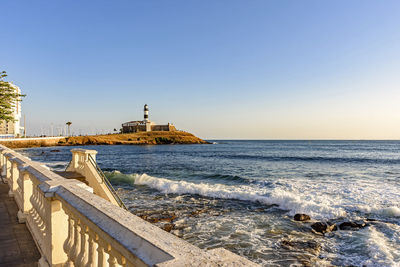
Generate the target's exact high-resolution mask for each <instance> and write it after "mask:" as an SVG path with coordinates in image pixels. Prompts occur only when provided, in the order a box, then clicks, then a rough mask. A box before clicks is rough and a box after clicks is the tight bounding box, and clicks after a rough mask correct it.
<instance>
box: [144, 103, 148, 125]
mask: <svg viewBox="0 0 400 267" xmlns="http://www.w3.org/2000/svg"><path fill="white" fill-rule="evenodd" d="M144 121H145V122H148V121H149V106H148V105H147V104H145V105H144Z"/></svg>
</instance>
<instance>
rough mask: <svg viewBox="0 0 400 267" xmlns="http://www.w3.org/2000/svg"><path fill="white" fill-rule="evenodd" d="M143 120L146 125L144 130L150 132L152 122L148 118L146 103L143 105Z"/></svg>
mask: <svg viewBox="0 0 400 267" xmlns="http://www.w3.org/2000/svg"><path fill="white" fill-rule="evenodd" d="M143 122H144V124H145V125H146V132H150V131H151V124H152V122H151V121H150V120H149V106H148V105H147V104H146V105H144V120H143Z"/></svg>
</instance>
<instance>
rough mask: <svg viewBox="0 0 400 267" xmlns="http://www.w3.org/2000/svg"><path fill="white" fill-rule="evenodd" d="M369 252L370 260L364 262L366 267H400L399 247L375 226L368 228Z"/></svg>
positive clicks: (367, 241)
mask: <svg viewBox="0 0 400 267" xmlns="http://www.w3.org/2000/svg"><path fill="white" fill-rule="evenodd" d="M367 231H368V234H367V239H366V243H367V246H366V248H367V250H368V254H369V259H368V260H366V261H364V262H363V263H362V265H365V266H371V267H372V266H374V267H375V266H400V252H399V251H398V249H399V248H398V247H397V248H396V247H395V246H394V244H393V243H392V242H391V240H390V239H388V238H387V237H386V236H385V235H384V234H383V233H382V232H380V231H378V230H377V229H376V228H375V227H374V226H370V227H368V228H367Z"/></svg>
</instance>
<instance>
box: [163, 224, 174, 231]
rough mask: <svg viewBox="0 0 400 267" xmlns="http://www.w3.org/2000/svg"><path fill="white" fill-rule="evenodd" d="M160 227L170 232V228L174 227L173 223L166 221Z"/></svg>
mask: <svg viewBox="0 0 400 267" xmlns="http://www.w3.org/2000/svg"><path fill="white" fill-rule="evenodd" d="M162 229H164V231H167V232H171V230H172V229H174V225H173V224H172V223H167V224H164V225H163V227H162Z"/></svg>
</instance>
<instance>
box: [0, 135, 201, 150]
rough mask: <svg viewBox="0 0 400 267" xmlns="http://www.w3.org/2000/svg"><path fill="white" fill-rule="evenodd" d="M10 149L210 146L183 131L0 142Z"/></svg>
mask: <svg viewBox="0 0 400 267" xmlns="http://www.w3.org/2000/svg"><path fill="white" fill-rule="evenodd" d="M0 144H2V145H5V146H7V147H9V148H29V147H48V146H82V145H163V144H208V142H207V141H204V140H203V139H201V138H198V137H196V136H194V135H193V134H191V133H188V132H183V131H171V132H167V131H154V132H138V133H129V134H107V135H88V136H71V137H65V138H58V139H37V140H32V139H30V140H24V139H23V138H21V140H13V141H7V140H4V141H0Z"/></svg>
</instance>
